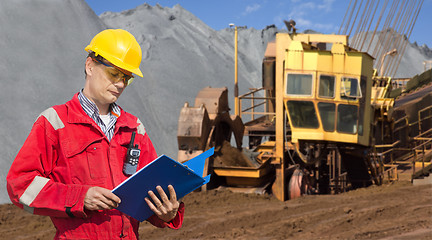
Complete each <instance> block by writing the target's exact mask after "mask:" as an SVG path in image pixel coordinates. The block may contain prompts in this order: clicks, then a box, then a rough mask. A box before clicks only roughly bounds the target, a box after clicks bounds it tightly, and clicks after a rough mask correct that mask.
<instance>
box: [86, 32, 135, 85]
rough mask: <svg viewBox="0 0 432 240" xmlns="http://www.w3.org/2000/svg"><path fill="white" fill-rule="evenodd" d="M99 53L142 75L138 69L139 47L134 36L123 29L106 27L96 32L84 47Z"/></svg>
mask: <svg viewBox="0 0 432 240" xmlns="http://www.w3.org/2000/svg"><path fill="white" fill-rule="evenodd" d="M85 50H86V51H89V50H91V51H93V52H95V54H96V56H97V55H101V56H102V57H103V58H105V59H106V60H108V61H109V62H110V63H112V64H114V65H115V66H117V67H119V68H122V69H125V70H127V71H129V72H132V73H135V74H136V75H138V76H140V77H142V76H143V74H142V72H141V70H140V69H139V65H140V63H141V59H142V52H141V47H140V45H139V44H138V42H137V41H136V39H135V37H134V36H133V35H132V34H130V33H129V32H128V31H126V30H123V29H106V30H103V31H102V32H100V33H98V34H97V35H96V36H95V37H94V38H93V39H92V40H91V42H90V44H89V45H88V46H87V47H86V48H85Z"/></svg>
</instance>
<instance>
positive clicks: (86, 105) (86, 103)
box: [78, 89, 121, 140]
mask: <svg viewBox="0 0 432 240" xmlns="http://www.w3.org/2000/svg"><path fill="white" fill-rule="evenodd" d="M78 100H79V102H80V104H81V107H82V108H83V110H84V112H85V113H86V114H87V115H88V116H89V117H90V118H91V119H93V120H94V121H95V122H96V124H97V125H98V126H99V127H100V128H101V130H102V132H104V133H105V135H106V136H107V137H108V139H109V140H111V138H112V136H113V135H114V127H115V124H116V122H117V118H118V117H119V116H120V113H121V111H120V107H119V106H118V105H117V104H116V103H111V105H110V111H109V113H108V115H110V121H109V123H108V125H105V124H104V123H103V121H102V119H101V118H100V116H99V114H100V113H99V109H98V107H97V106H96V104H95V103H94V102H92V101H91V100H90V99H88V98H87V97H86V96H85V95H84V93H83V89H81V91H80V92H79V93H78Z"/></svg>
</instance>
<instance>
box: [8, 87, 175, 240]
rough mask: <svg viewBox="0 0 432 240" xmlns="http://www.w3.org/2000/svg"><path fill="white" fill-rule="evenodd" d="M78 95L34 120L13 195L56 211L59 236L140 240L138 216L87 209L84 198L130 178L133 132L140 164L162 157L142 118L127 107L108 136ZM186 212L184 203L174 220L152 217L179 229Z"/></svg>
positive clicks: (14, 175) (38, 210)
mask: <svg viewBox="0 0 432 240" xmlns="http://www.w3.org/2000/svg"><path fill="white" fill-rule="evenodd" d="M77 96H78V94H75V95H74V97H73V98H72V100H70V101H68V102H67V103H66V104H63V105H57V106H54V107H52V108H49V109H47V110H46V111H44V112H43V113H42V114H41V115H40V116H39V117H38V119H37V120H36V122H35V123H34V125H33V128H32V130H31V132H30V135H29V136H28V138H27V139H26V141H25V143H24V145H23V147H22V148H21V150H20V151H19V153H18V155H17V157H16V158H15V160H14V162H13V164H12V166H11V168H10V170H9V173H8V176H7V190H8V193H9V196H10V199H11V200H12V202H13V203H14V204H15V205H17V206H18V207H20V208H24V209H25V210H27V211H28V212H30V213H32V214H38V215H47V216H50V217H51V220H52V222H53V223H54V225H55V227H56V229H57V232H56V235H55V239H120V238H124V239H137V238H138V226H139V222H138V221H137V220H135V219H133V218H131V217H129V216H127V215H125V214H123V213H121V212H120V211H118V210H116V209H113V210H105V211H89V210H86V209H84V197H85V195H86V193H87V190H88V189H89V188H90V187H92V186H99V187H104V188H107V189H113V188H114V187H115V186H117V185H118V184H120V183H121V182H122V181H123V180H125V179H126V178H127V176H125V175H124V174H123V162H124V159H125V156H126V151H127V148H128V145H129V142H130V139H131V135H132V132H136V133H137V134H136V136H135V141H134V143H135V144H138V145H139V148H140V149H141V156H140V159H139V165H138V169H140V168H142V167H144V166H145V165H146V164H148V163H149V162H151V161H152V160H154V159H155V158H156V152H155V149H154V147H153V144H152V143H151V141H150V139H149V137H148V135H147V134H146V132H145V129H144V127H143V125H142V123H141V122H140V120H138V119H137V118H136V117H135V116H133V115H131V114H129V113H127V112H125V111H123V110H122V109H121V115H120V116H119V117H118V119H117V123H116V125H115V132H114V136H113V137H112V139H111V141H108V139H107V137H106V136H105V134H104V133H103V132H102V131H101V129H100V127H99V126H98V125H97V124H96V123H95V122H94V121H93V120H92V119H91V118H90V117H89V116H88V115H87V114H86V113H85V112H84V110H83V109H82V107H81V104H80V102H79V100H78V98H77ZM183 214H184V205H183V203H181V204H180V208H179V211H178V213H177V216H176V217H175V218H174V219H173V220H172V221H171V222H169V223H166V222H164V221H162V220H160V219H159V218H158V217H157V216H156V215H153V216H152V217H150V218H149V219H147V220H148V221H149V222H150V223H152V224H153V225H155V226H157V227H161V228H163V227H166V226H168V227H170V228H173V229H178V228H180V227H181V224H182V222H183Z"/></svg>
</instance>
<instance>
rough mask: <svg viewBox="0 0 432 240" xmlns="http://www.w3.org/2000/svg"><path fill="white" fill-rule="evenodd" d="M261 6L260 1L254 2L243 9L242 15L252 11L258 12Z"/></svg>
mask: <svg viewBox="0 0 432 240" xmlns="http://www.w3.org/2000/svg"><path fill="white" fill-rule="evenodd" d="M260 8H261V5H259V4H258V3H254V4H252V5H248V6H247V7H246V9H245V10H244V11H243V13H242V15H247V14H250V13H253V12H256V11H258V9H260Z"/></svg>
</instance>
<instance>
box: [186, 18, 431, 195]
mask: <svg viewBox="0 0 432 240" xmlns="http://www.w3.org/2000/svg"><path fill="white" fill-rule="evenodd" d="M287 27H288V28H289V32H288V33H278V34H277V35H276V39H275V41H274V42H270V43H268V46H267V49H266V52H265V55H264V60H263V64H262V66H263V68H262V71H263V72H262V75H263V85H262V87H260V88H256V89H252V90H251V92H249V93H246V94H243V95H241V96H238V94H237V93H235V106H234V107H235V113H236V114H233V115H231V114H230V113H229V106H228V90H227V88H211V87H207V88H204V89H202V90H201V91H200V92H199V93H198V96H197V98H196V100H195V105H194V106H189V104H188V103H186V104H185V106H184V107H183V108H182V109H181V112H180V117H179V125H178V144H179V154H178V161H180V162H184V161H186V160H188V159H190V158H192V157H194V156H195V155H196V154H199V153H201V152H202V151H204V150H206V149H208V148H210V147H215V154H214V156H213V157H212V158H210V159H208V160H207V162H206V172H205V173H204V174H205V175H207V174H209V173H211V174H212V179H211V181H210V184H208V185H207V187H208V188H213V187H217V186H225V187H230V188H232V189H234V190H240V191H249V192H253V191H255V192H256V191H268V192H271V193H272V194H273V195H274V196H275V197H276V198H278V199H279V200H282V201H284V200H287V199H292V198H296V197H299V196H301V195H303V194H313V193H338V192H342V191H346V190H347V189H352V188H358V187H363V186H368V185H371V184H381V183H382V182H383V181H384V180H390V181H394V180H397V179H398V178H399V175H398V170H399V172H400V171H401V170H404V169H410V171H411V170H412V174H410V176H411V177H413V178H414V177H418V176H420V175H427V174H428V173H429V172H430V169H431V164H430V161H431V151H432V150H431V149H432V75H431V71H430V70H429V71H426V72H425V73H423V74H422V75H419V76H416V77H414V78H412V79H410V80H409V81H402V80H400V79H399V80H397V81H396V80H394V79H392V78H390V77H384V76H381V75H380V74H379V72H378V71H377V70H376V69H375V68H374V57H372V56H371V55H370V54H369V53H367V52H362V51H359V50H356V49H354V48H352V47H350V46H349V44H348V36H347V35H344V34H341V35H326V34H301V33H296V31H295V28H294V29H293V27H294V22H289V23H288V22H287ZM399 82H403V84H398V83H399ZM236 83H237V81H236ZM235 89H238V88H237V86H236V87H235ZM246 119H247V120H246ZM232 136H234V141H233V142H235V144H233V145H234V146H231V144H230V143H231V141H232ZM244 138H245V139H246V138H247V139H248V144H247V147H244V146H243V144H242V141H243V139H244ZM419 169H420V171H419Z"/></svg>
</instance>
